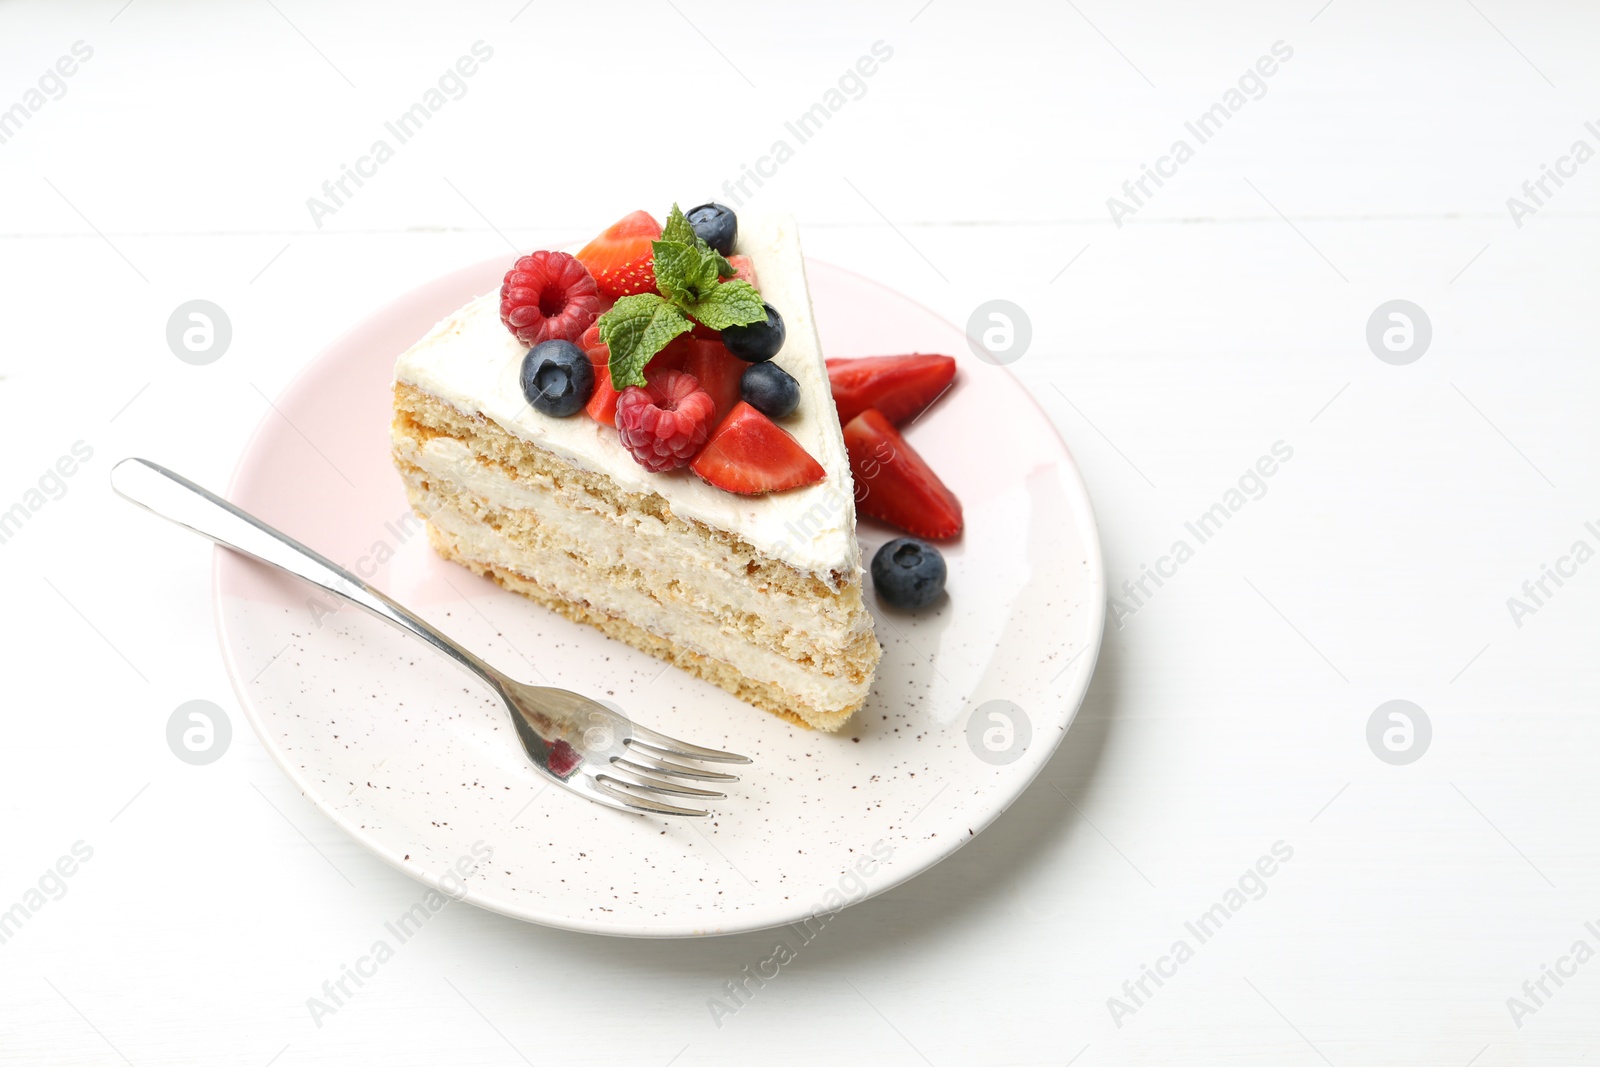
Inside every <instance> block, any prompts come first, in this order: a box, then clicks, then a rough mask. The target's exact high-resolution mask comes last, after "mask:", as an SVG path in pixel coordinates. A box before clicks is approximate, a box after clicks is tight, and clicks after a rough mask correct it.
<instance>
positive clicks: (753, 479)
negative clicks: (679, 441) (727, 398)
mask: <svg viewBox="0 0 1600 1067" xmlns="http://www.w3.org/2000/svg"><path fill="white" fill-rule="evenodd" d="M690 469H691V470H693V471H694V472H695V473H696V474H698V475H699V476H700V477H701V478H702V479H704V480H705V481H707V482H709V483H710V484H712V485H714V486H716V487H717V488H718V489H726V490H727V491H728V492H730V493H744V494H754V493H776V492H781V491H782V490H784V489H797V488H799V487H800V486H802V485H814V484H816V483H817V482H820V481H822V479H823V478H826V477H827V475H828V472H827V471H825V470H823V469H822V464H820V463H818V462H817V461H816V460H814V459H812V458H811V453H809V452H807V451H806V450H805V449H804V448H803V447H801V445H800V442H799V441H796V440H795V439H794V438H793V437H791V436H789V433H788V431H786V430H785V429H783V427H781V426H779V425H777V424H776V423H775V422H773V421H772V420H771V419H769V418H767V417H766V416H765V415H763V414H761V412H759V411H757V410H756V409H755V408H753V407H751V406H750V405H749V404H745V403H742V402H741V403H739V404H736V405H734V409H733V410H732V411H730V412H729V413H728V417H727V418H725V419H723V420H722V422H721V424H720V425H718V426H717V432H716V433H714V434H712V435H711V440H709V441H707V442H706V446H705V447H704V448H702V449H701V450H700V454H699V455H698V456H696V457H695V458H694V462H693V463H692V464H690Z"/></svg>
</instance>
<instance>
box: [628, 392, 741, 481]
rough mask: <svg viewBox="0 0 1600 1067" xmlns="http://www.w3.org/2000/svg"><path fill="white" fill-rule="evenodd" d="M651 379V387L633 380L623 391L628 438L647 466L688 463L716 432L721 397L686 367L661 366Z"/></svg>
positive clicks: (654, 468)
mask: <svg viewBox="0 0 1600 1067" xmlns="http://www.w3.org/2000/svg"><path fill="white" fill-rule="evenodd" d="M645 381H646V382H647V383H648V384H647V385H646V386H645V388H643V389H641V388H639V387H638V386H637V385H632V386H629V387H628V388H626V389H624V390H623V391H622V395H621V396H619V397H617V416H616V418H617V433H618V435H619V436H621V438H622V444H623V446H624V447H625V448H627V450H628V451H629V452H631V453H632V454H633V458H634V459H636V460H638V461H639V463H640V465H642V466H643V467H644V468H645V469H646V470H652V471H670V470H675V469H676V468H678V467H682V466H685V465H686V464H687V463H688V462H689V461H690V460H691V459H693V458H694V454H695V453H696V452H698V451H700V446H701V445H703V444H705V443H706V438H707V437H708V436H710V434H711V420H712V419H713V418H715V417H716V413H717V405H716V402H715V401H713V400H712V399H711V394H709V393H707V392H706V391H705V390H704V389H702V388H700V383H699V382H698V381H696V380H695V377H694V375H692V374H684V373H683V372H682V371H676V370H664V371H657V372H656V373H655V374H653V375H646V376H645Z"/></svg>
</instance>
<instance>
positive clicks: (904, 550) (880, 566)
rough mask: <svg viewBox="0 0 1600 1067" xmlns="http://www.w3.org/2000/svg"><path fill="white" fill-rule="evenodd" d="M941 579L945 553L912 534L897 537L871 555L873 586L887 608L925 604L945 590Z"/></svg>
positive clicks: (914, 606)
mask: <svg viewBox="0 0 1600 1067" xmlns="http://www.w3.org/2000/svg"><path fill="white" fill-rule="evenodd" d="M944 579H945V565H944V556H942V555H940V554H939V550H938V549H937V548H934V547H933V546H932V545H930V544H928V542H926V541H919V540H917V539H916V538H915V537H897V538H895V539H894V540H893V541H890V542H889V543H888V544H886V545H884V546H883V547H882V548H880V549H878V551H877V553H876V554H874V555H873V557H872V587H873V588H874V589H876V590H877V591H878V597H879V598H880V599H881V600H883V602H884V603H886V604H888V605H889V606H890V607H895V608H904V609H906V610H908V611H915V610H917V609H918V608H925V607H927V606H928V605H929V604H932V603H933V602H934V601H935V600H938V599H939V594H940V593H942V592H944Z"/></svg>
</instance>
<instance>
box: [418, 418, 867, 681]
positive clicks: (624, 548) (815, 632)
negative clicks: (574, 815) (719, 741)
mask: <svg viewBox="0 0 1600 1067" xmlns="http://www.w3.org/2000/svg"><path fill="white" fill-rule="evenodd" d="M394 450H395V455H396V456H397V457H399V458H400V459H401V460H403V461H405V462H407V463H410V464H411V465H413V466H415V467H417V468H418V469H420V470H421V471H422V472H423V473H424V474H426V475H428V476H429V477H430V478H433V479H436V480H437V481H439V482H440V483H442V484H443V485H444V486H446V487H448V488H450V489H453V490H456V491H460V492H465V493H467V494H470V495H471V496H473V497H476V498H478V500H479V501H481V502H482V504H483V505H484V506H485V508H486V509H488V508H506V509H520V510H524V511H527V512H530V513H532V514H533V515H534V516H535V517H536V519H537V521H538V522H539V524H540V525H541V526H542V527H544V528H546V529H548V530H550V531H552V532H553V534H554V536H555V539H557V540H558V541H559V542H561V543H562V545H563V546H564V547H567V548H568V549H569V550H576V551H580V552H582V553H584V555H585V557H586V559H587V560H589V561H590V562H591V563H593V564H602V565H604V564H607V563H612V564H623V565H628V566H634V567H639V566H640V565H641V564H648V563H650V562H652V561H660V560H672V561H673V563H674V566H673V567H672V568H671V578H672V581H673V582H674V583H675V584H676V586H677V588H678V591H679V592H680V594H682V595H684V597H685V602H686V603H687V604H688V605H690V606H692V607H694V608H696V609H698V610H699V611H701V612H706V613H714V612H716V611H717V610H718V609H719V608H724V607H726V608H731V609H732V610H733V611H736V612H742V613H745V614H748V615H752V616H756V617H757V618H759V619H760V620H762V623H763V625H764V626H765V627H770V628H771V629H773V630H776V631H779V636H778V637H777V640H779V641H781V642H782V643H783V644H784V645H785V647H787V648H790V649H791V651H795V652H799V653H806V652H810V651H813V650H815V651H817V652H821V653H823V654H842V653H845V652H847V651H848V650H849V648H850V646H851V645H852V644H853V643H854V642H855V641H856V640H857V638H858V637H859V635H860V634H861V633H862V632H864V631H866V630H868V629H870V628H871V616H870V615H869V614H868V613H867V611H866V610H865V609H864V608H863V607H861V606H860V605H859V604H855V605H853V607H854V610H852V605H851V604H850V603H848V602H846V601H845V600H844V599H842V598H840V597H831V596H830V597H797V596H793V595H791V594H789V593H787V592H786V591H784V590H781V589H778V588H775V587H770V586H765V585H759V586H758V585H756V584H755V583H753V582H752V581H750V579H749V575H748V573H747V572H746V570H745V565H744V562H743V561H742V560H741V559H740V558H739V557H737V556H735V555H734V554H733V553H731V552H729V551H728V550H727V549H726V547H725V546H723V545H722V544H721V543H720V542H717V541H714V540H711V539H708V538H703V537H695V536H685V535H683V534H680V533H678V532H677V531H676V530H674V529H672V528H671V527H669V526H668V525H667V524H666V523H663V522H662V521H661V520H660V519H657V518H656V517H655V516H653V515H649V514H645V513H642V512H633V511H629V512H624V513H622V514H620V515H617V514H613V513H610V512H607V513H601V512H598V511H590V510H585V509H582V508H578V507H573V506H570V505H569V504H565V503H563V502H561V501H559V500H557V499H556V498H555V497H554V496H553V495H552V493H551V492H549V491H548V490H545V489H540V488H534V487H530V486H527V485H525V484H522V483H521V482H520V481H519V480H518V479H515V478H513V477H511V476H510V475H508V474H506V473H505V472H504V471H503V470H501V469H500V468H498V467H495V466H492V465H489V464H486V463H483V462H480V461H479V459H478V457H477V456H476V454H475V453H473V451H472V450H471V449H470V448H468V447H467V446H466V445H465V444H463V443H462V442H461V441H458V440H456V439H454V438H451V437H435V438H431V439H430V440H429V441H428V442H427V443H426V444H425V445H423V446H422V447H420V448H419V447H418V446H417V441H416V439H415V438H413V437H409V436H397V437H396V438H395V441H394ZM502 540H504V538H502ZM511 547H512V548H513V549H515V548H518V547H520V546H517V545H516V544H515V543H514V542H513V543H511ZM496 562H501V563H503V564H504V565H506V566H509V567H511V568H512V569H513V570H517V571H518V572H519V573H522V574H525V575H527V576H528V577H530V578H533V579H535V580H538V581H541V582H543V581H544V579H545V573H544V572H543V571H542V570H541V571H537V572H531V571H529V569H528V568H527V565H526V564H520V565H519V564H518V563H517V561H516V560H514V559H497V560H496ZM641 569H642V568H641ZM563 588H565V587H564V586H563ZM634 621H636V622H638V623H639V624H640V625H641V626H645V627H646V628H647V629H650V628H651V627H650V626H649V624H648V623H646V622H644V621H643V620H638V619H636V620H634ZM656 632H657V633H658V635H659V636H662V637H667V638H673V637H675V635H674V634H670V633H661V632H660V631H656ZM708 654H709V653H708Z"/></svg>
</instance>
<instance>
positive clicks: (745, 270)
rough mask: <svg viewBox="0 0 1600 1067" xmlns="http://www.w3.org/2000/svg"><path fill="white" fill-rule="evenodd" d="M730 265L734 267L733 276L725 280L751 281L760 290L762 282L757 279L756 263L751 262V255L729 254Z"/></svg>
mask: <svg viewBox="0 0 1600 1067" xmlns="http://www.w3.org/2000/svg"><path fill="white" fill-rule="evenodd" d="M728 266H730V267H732V268H733V277H732V278H725V279H723V280H724V281H735V280H736V281H741V282H749V283H750V284H751V285H753V286H755V287H756V289H757V290H758V291H759V290H760V288H761V282H760V281H758V280H757V279H756V265H755V264H754V263H752V262H750V257H749V256H729V257H728Z"/></svg>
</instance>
